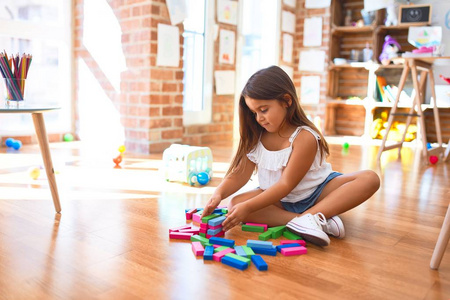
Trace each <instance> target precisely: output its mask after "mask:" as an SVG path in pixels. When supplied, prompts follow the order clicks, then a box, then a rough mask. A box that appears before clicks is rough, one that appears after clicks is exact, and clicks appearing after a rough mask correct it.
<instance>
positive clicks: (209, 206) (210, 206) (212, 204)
mask: <svg viewBox="0 0 450 300" xmlns="http://www.w3.org/2000/svg"><path fill="white" fill-rule="evenodd" d="M220 201H222V199H220V198H219V197H216V196H214V195H213V196H212V197H211V198H209V200H208V202H207V203H206V205H205V208H204V209H203V213H202V217H206V216H209V215H210V214H211V213H212V212H213V211H214V210H215V209H216V208H217V206H219V204H220Z"/></svg>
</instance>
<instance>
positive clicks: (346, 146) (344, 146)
mask: <svg viewBox="0 0 450 300" xmlns="http://www.w3.org/2000/svg"><path fill="white" fill-rule="evenodd" d="M349 147H350V144H349V143H347V142H345V143H344V144H342V148H343V149H345V150H347V149H348V148H349Z"/></svg>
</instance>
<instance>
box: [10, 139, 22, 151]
mask: <svg viewBox="0 0 450 300" xmlns="http://www.w3.org/2000/svg"><path fill="white" fill-rule="evenodd" d="M12 147H13V148H14V150H19V149H20V147H22V142H21V141H17V140H15V141H14V142H13V144H12Z"/></svg>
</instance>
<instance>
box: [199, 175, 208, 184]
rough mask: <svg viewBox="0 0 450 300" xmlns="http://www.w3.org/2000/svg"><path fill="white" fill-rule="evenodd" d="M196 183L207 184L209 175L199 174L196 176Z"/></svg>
mask: <svg viewBox="0 0 450 300" xmlns="http://www.w3.org/2000/svg"><path fill="white" fill-rule="evenodd" d="M197 181H198V183H199V184H201V185H205V184H207V183H208V182H209V175H208V173H206V172H200V173H198V174H197Z"/></svg>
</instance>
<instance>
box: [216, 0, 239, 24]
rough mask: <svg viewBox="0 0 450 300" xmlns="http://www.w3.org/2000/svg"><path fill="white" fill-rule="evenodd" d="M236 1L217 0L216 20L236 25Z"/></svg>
mask: <svg viewBox="0 0 450 300" xmlns="http://www.w3.org/2000/svg"><path fill="white" fill-rule="evenodd" d="M237 7H238V3H237V1H230V0H218V1H217V21H219V22H220V23H226V24H231V25H237V11H238V10H237Z"/></svg>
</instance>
